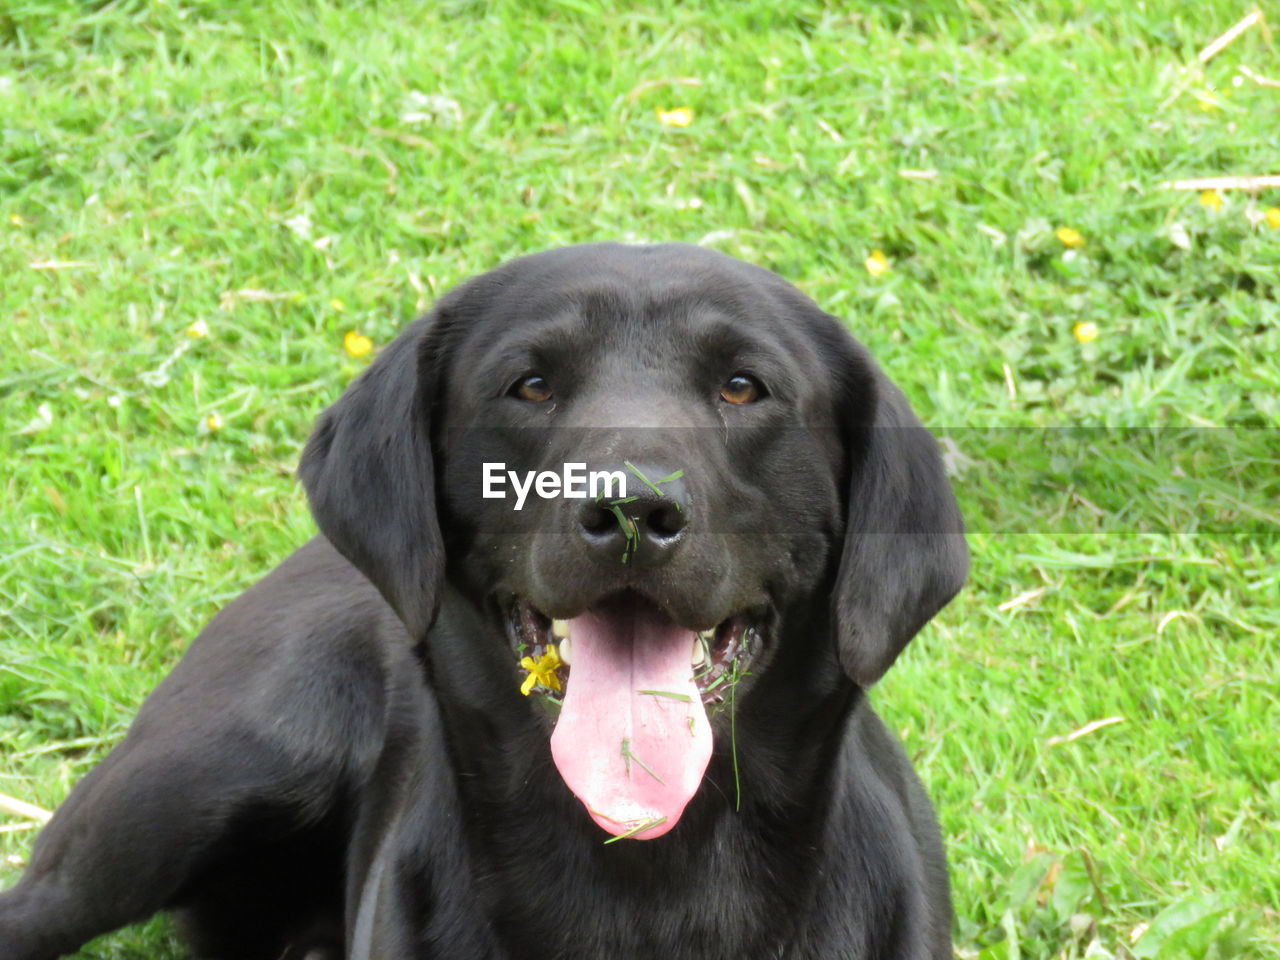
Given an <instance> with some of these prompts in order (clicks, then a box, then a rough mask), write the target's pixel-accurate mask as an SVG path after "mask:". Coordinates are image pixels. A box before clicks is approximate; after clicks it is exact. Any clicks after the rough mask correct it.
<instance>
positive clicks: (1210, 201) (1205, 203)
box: [1200, 190, 1222, 210]
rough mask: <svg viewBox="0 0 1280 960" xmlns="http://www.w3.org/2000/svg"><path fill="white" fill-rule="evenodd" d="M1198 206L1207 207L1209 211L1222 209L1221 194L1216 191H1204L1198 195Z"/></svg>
mask: <svg viewBox="0 0 1280 960" xmlns="http://www.w3.org/2000/svg"><path fill="white" fill-rule="evenodd" d="M1200 206H1202V207H1208V208H1209V209H1210V210H1221V209H1222V194H1220V193H1219V192H1218V191H1217V190H1206V191H1204V192H1203V193H1201V194H1200Z"/></svg>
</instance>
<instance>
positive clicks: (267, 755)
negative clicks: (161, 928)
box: [0, 730, 334, 960]
mask: <svg viewBox="0 0 1280 960" xmlns="http://www.w3.org/2000/svg"><path fill="white" fill-rule="evenodd" d="M229 733H230V731H226V730H222V731H216V732H213V731H211V733H210V739H209V740H206V741H204V742H182V741H179V742H178V743H173V744H171V745H166V748H165V749H157V743H156V742H155V740H154V739H153V738H151V737H145V736H143V737H134V736H132V735H131V736H130V738H128V739H126V741H125V742H124V743H123V744H122V745H121V746H120V747H119V748H118V749H117V750H116V751H114V752H113V753H112V754H111V755H110V756H109V757H108V758H107V759H106V760H105V761H103V762H102V763H101V764H100V765H99V766H98V767H96V768H95V769H94V770H92V771H91V772H90V773H89V775H88V776H87V777H85V779H84V780H82V781H81V782H80V783H79V784H78V785H77V786H76V788H75V789H74V790H73V791H72V792H71V795H70V796H69V797H68V799H67V800H66V802H65V803H63V804H62V806H61V807H59V808H58V810H57V812H56V814H55V815H54V817H53V819H52V820H51V821H50V823H49V825H48V826H47V827H46V828H45V829H44V831H43V832H42V833H41V835H40V837H39V838H38V840H37V842H36V845H35V850H34V852H33V855H32V859H31V864H30V866H29V867H28V869H27V871H26V873H25V874H24V875H23V877H22V880H21V881H20V882H19V883H18V885H17V886H16V887H15V888H14V889H12V890H10V891H9V892H7V893H5V894H3V895H0V960H44V958H52V957H57V956H60V955H62V954H64V953H67V952H70V951H72V950H74V949H75V948H77V947H79V946H80V945H81V944H83V943H84V942H86V941H87V940H89V939H91V938H92V937H94V936H97V935H98V934H101V933H105V932H107V931H110V930H114V929H116V928H118V927H121V926H124V925H126V924H129V923H133V922H136V921H139V920H142V919H145V918H146V917H148V916H150V915H151V914H153V913H156V912H158V911H160V910H164V909H167V908H170V907H173V906H176V905H180V904H182V903H183V902H184V900H185V899H186V898H188V897H194V898H197V899H198V898H199V897H200V893H201V891H200V886H201V881H202V879H203V875H204V874H205V872H206V871H209V870H210V869H211V868H213V867H215V866H216V867H217V868H218V870H219V871H227V870H231V871H234V869H235V868H236V866H237V864H236V861H237V859H239V860H240V861H242V862H243V864H244V869H245V870H247V871H248V872H251V873H252V872H257V871H259V870H265V868H266V865H265V864H262V863H260V862H258V861H256V860H254V859H252V858H256V857H261V856H263V854H262V852H261V851H262V849H263V847H267V846H269V844H268V843H267V842H266V841H267V839H268V838H266V837H262V836H253V835H254V834H262V833H267V834H269V835H270V839H275V838H277V837H280V836H285V835H288V834H290V833H293V834H295V835H296V834H297V833H298V832H299V831H300V830H302V829H304V827H305V826H307V825H308V823H309V822H310V821H318V820H320V819H321V818H322V817H323V816H324V814H325V812H326V810H325V807H326V806H327V805H331V803H332V799H331V797H332V791H333V789H334V784H333V780H334V776H333V772H330V773H329V775H328V776H327V777H325V776H323V775H322V774H321V772H320V771H318V770H310V771H308V770H307V769H305V766H303V765H299V766H292V767H291V766H290V765H289V764H287V763H286V762H284V761H285V757H283V756H282V755H280V754H278V753H277V754H276V755H275V756H272V755H271V754H272V751H270V750H269V749H267V748H266V747H265V745H264V744H262V743H257V744H255V743H254V742H253V741H252V739H250V738H247V737H233V736H230V735H229ZM254 843H257V844H259V846H257V847H254V848H252V849H251V850H250V849H245V844H254ZM278 953H279V951H278V950H277V955H278Z"/></svg>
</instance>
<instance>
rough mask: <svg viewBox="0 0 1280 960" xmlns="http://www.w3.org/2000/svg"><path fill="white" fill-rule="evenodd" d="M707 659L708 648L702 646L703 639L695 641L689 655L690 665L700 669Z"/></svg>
mask: <svg viewBox="0 0 1280 960" xmlns="http://www.w3.org/2000/svg"><path fill="white" fill-rule="evenodd" d="M706 659H707V648H706V647H704V646H703V645H702V638H701V637H699V638H698V639H696V640H694V641H693V650H692V651H690V653H689V663H690V664H692V665H693V666H695V667H700V666H702V665H703V663H705V662H706Z"/></svg>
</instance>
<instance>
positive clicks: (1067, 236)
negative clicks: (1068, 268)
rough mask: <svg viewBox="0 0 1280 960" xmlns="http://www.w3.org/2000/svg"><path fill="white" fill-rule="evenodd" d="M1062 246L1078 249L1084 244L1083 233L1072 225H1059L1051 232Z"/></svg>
mask: <svg viewBox="0 0 1280 960" xmlns="http://www.w3.org/2000/svg"><path fill="white" fill-rule="evenodd" d="M1053 235H1054V236H1055V237H1057V238H1058V240H1059V241H1060V242H1061V243H1062V245H1063V246H1064V247H1070V248H1071V249H1072V250H1079V249H1080V248H1081V247H1083V246H1084V234H1082V233H1081V232H1080V231H1079V230H1076V229H1074V228H1072V227H1059V228H1058V229H1057V230H1055V231H1054V232H1053Z"/></svg>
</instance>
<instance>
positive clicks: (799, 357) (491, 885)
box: [0, 244, 967, 960]
mask: <svg viewBox="0 0 1280 960" xmlns="http://www.w3.org/2000/svg"><path fill="white" fill-rule="evenodd" d="M743 370H750V371H751V372H752V373H753V375H755V376H757V377H758V378H759V380H760V381H761V382H762V383H763V384H764V385H765V386H766V387H767V390H768V395H767V396H766V397H765V398H764V399H762V400H761V401H759V402H757V403H754V404H743V405H732V404H725V403H724V402H723V401H722V400H721V399H720V397H719V392H718V391H719V388H720V385H721V384H722V383H723V382H724V381H725V380H726V379H727V378H729V377H731V376H733V375H735V374H736V373H739V372H741V371H743ZM530 372H537V373H538V374H540V375H542V376H544V377H545V378H546V379H547V381H548V382H549V383H550V384H551V385H552V389H553V391H554V398H553V400H552V401H550V402H549V403H542V404H536V403H528V402H525V401H522V400H519V399H517V398H515V397H512V396H511V395H509V391H508V388H509V387H510V386H511V384H512V383H514V382H517V381H518V380H519V379H520V378H521V377H522V376H525V375H527V374H529V373H530ZM623 458H625V459H628V460H630V461H631V462H633V463H636V464H645V465H646V472H647V471H650V470H652V471H659V470H660V471H664V472H673V471H674V470H675V469H677V468H679V469H683V470H684V471H685V473H684V477H683V478H682V479H681V480H680V481H679V483H680V485H681V486H680V498H679V499H680V501H682V502H683V504H684V508H683V510H684V511H687V513H686V512H683V511H682V514H681V516H680V517H679V518H678V520H679V522H680V523H682V524H685V526H684V527H683V529H681V530H680V531H679V536H678V537H676V536H675V535H673V536H672V537H671V538H669V541H670V542H665V541H664V544H663V545H661V546H662V549H661V550H658V548H657V547H654V546H653V545H650V544H642V548H644V549H650V547H652V549H653V550H654V551H656V552H653V553H652V555H651V556H650V555H644V556H639V555H638V558H637V562H636V563H634V564H630V565H623V564H611V563H609V562H601V560H600V559H599V556H597V555H593V554H591V552H590V549H588V547H584V545H583V541H582V537H580V536H576V535H574V534H573V531H574V530H575V529H576V528H575V526H574V524H575V523H576V522H578V521H577V519H576V518H578V517H579V516H580V514H579V513H575V511H578V510H580V509H581V507H580V506H579V505H577V504H574V503H573V502H571V501H567V500H546V501H541V500H539V501H534V502H531V503H530V504H529V505H528V506H527V507H526V509H525V510H524V511H521V512H520V513H518V514H517V513H514V512H512V510H511V505H510V503H508V502H506V501H494V500H485V499H482V498H480V497H479V496H478V492H477V491H478V485H477V481H478V477H479V472H480V469H481V464H482V463H483V462H486V461H490V460H502V461H505V462H507V463H508V464H511V465H512V466H513V467H517V466H518V467H520V468H522V469H533V468H542V469H546V468H549V467H551V466H552V465H554V464H557V463H559V462H561V461H564V460H576V461H581V462H587V463H589V464H614V465H616V463H617V461H618V460H620V459H623ZM301 476H302V479H303V482H304V484H305V486H306V488H307V492H308V495H309V496H310V499H311V503H312V507H313V511H314V513H315V516H316V519H317V521H318V523H319V525H320V529H321V531H322V534H323V536H321V537H317V538H316V539H315V540H313V541H311V542H310V543H308V544H306V545H305V546H303V547H302V548H301V549H300V550H298V551H297V553H295V554H294V555H293V556H292V557H290V558H289V559H288V560H286V561H285V562H284V563H283V564H281V566H280V567H279V568H278V569H276V570H275V571H274V572H272V573H271V574H270V575H269V576H267V577H266V578H265V579H264V580H263V581H262V582H260V583H259V584H258V585H257V586H255V587H253V588H252V589H251V590H249V591H248V592H246V593H245V594H244V595H243V596H241V597H240V598H239V599H237V600H236V601H234V602H233V603H231V604H230V605H229V606H228V607H227V608H226V609H225V610H223V611H222V612H221V613H220V614H219V615H218V616H217V617H216V618H214V620H213V622H212V623H211V624H210V625H209V627H208V628H207V629H206V630H205V631H204V632H203V633H202V634H201V635H200V637H199V638H197V640H196V642H195V644H194V645H193V646H192V648H191V650H190V652H189V653H188V654H187V655H186V657H185V658H184V659H183V661H182V662H181V663H180V664H179V665H178V667H177V668H176V669H175V670H174V671H173V673H172V674H171V675H170V676H169V677H168V678H167V679H166V680H165V681H164V682H163V683H162V684H161V685H160V686H159V687H158V688H157V690H156V691H155V692H154V693H153V694H152V695H151V697H150V698H149V699H148V700H147V702H146V703H145V704H144V705H143V708H142V710H141V712H140V713H139V715H138V718H137V720H136V721H135V723H134V725H133V727H132V729H131V730H130V732H129V734H128V736H127V737H126V738H125V741H124V742H123V743H122V744H121V745H120V746H119V747H118V748H117V749H116V750H115V751H113V752H112V753H111V755H110V756H109V757H108V758H107V759H106V760H105V761H104V762H103V763H102V764H101V765H99V766H98V767H97V768H96V769H95V770H94V771H93V772H92V773H90V774H89V776H87V777H86V778H85V779H84V780H83V781H82V782H81V783H80V784H79V785H78V786H77V787H76V788H75V790H73V791H72V793H71V795H70V797H69V798H68V800H67V801H66V803H64V804H63V805H62V807H61V808H60V809H59V810H58V812H57V814H56V816H55V817H54V819H53V820H52V822H51V823H50V824H49V826H48V827H47V828H46V829H45V830H44V832H43V833H42V835H41V836H40V838H39V840H38V842H37V844H36V848H35V852H34V855H33V857H32V862H31V865H30V867H29V868H28V870H27V871H26V873H25V875H24V876H23V878H22V880H21V881H20V882H19V884H18V885H17V886H16V887H15V888H13V889H12V890H10V891H8V892H7V893H5V894H4V895H2V896H0V958H2V960H44V958H52V957H55V956H58V955H61V954H64V953H67V952H70V951H74V950H75V949H76V948H77V947H78V946H79V945H80V944H82V943H84V942H85V941H86V940H88V939H89V938H91V937H93V936H95V935H97V934H99V933H102V932H105V931H108V930H111V929H114V928H117V927H120V926H122V925H125V924H128V923H133V922H136V921H139V920H142V919H144V918H145V917H147V916H149V915H151V914H153V913H155V912H157V911H162V910H172V911H175V912H176V913H177V914H178V916H179V919H180V923H181V924H182V927H183V929H184V931H185V932H186V933H187V934H188V936H189V937H190V941H191V943H192V946H193V950H194V951H195V952H196V953H197V955H201V956H209V957H219V958H227V960H257V958H261V960H277V958H285V957H288V958H296V960H302V958H304V957H306V958H309V960H319V958H338V957H350V958H352V960H368V958H376V960H425V958H434V957H447V958H450V960H481V958H484V960H490V958H491V960H499V958H511V960H525V958H527V960H538V958H546V960H552V958H557V960H601V958H610V960H626V958H661V960H681V958H690V960H692V958H697V960H715V958H725V960H728V958H735V960H738V958H747V957H750V958H766V957H786V958H794V960H818V958H831V960H835V958H842V960H908V958H911V960H925V958H928V960H944V958H949V957H950V956H951V946H950V930H949V928H950V922H951V913H950V901H949V895H948V888H947V878H946V863H945V858H944V854H943V849H942V843H941V840H940V837H939V832H938V828H937V824H936V822H935V820H934V815H933V812H932V808H931V806H930V804H929V801H928V800H927V798H926V797H925V795H924V792H923V790H922V788H921V786H920V784H919V781H918V780H917V779H916V776H915V774H914V772H913V771H912V770H911V767H910V764H909V762H908V761H907V759H906V757H905V756H904V754H903V752H902V750H901V748H900V747H899V746H898V744H897V743H896V741H895V740H894V739H893V737H892V736H891V735H890V734H889V733H888V732H887V731H886V730H885V728H884V727H883V726H882V724H881V723H880V721H879V720H878V719H877V717H876V716H875V714H874V713H873V712H872V710H871V707H870V706H869V704H868V702H867V698H866V695H865V688H866V687H867V686H869V685H870V684H872V683H873V682H874V681H875V680H876V679H878V678H879V677H880V676H881V675H882V674H883V673H884V671H885V670H886V669H887V668H888V667H889V666H890V664H891V663H892V662H893V660H894V658H895V657H896V656H897V655H898V653H899V652H900V651H901V649H902V648H903V646H905V644H906V643H907V642H908V641H909V640H910V639H911V637H912V635H914V634H915V633H916V631H917V630H919V629H920V627H921V626H923V625H924V623H926V622H927V621H928V620H929V619H930V618H931V617H932V616H933V615H934V614H935V613H936V612H937V611H938V610H939V609H940V608H941V607H942V606H943V605H944V604H945V603H946V602H947V601H948V600H949V599H950V598H951V597H952V596H953V595H954V594H955V592H956V591H957V590H958V589H959V588H960V585H961V583H962V581H963V579H964V575H965V572H966V567H967V551H966V548H965V545H964V539H963V534H962V532H961V523H960V518H959V514H958V511H957V509H956V505H955V502H954V499H953V497H952V493H951V490H950V488H949V486H948V483H947V481H946V478H945V476H944V474H943V471H942V468H941V463H940V460H939V457H938V452H937V450H936V448H935V445H934V443H933V441H932V439H931V438H930V437H929V435H928V434H927V433H926V432H925V431H924V429H923V428H922V427H921V426H920V424H919V422H918V421H917V420H916V418H915V416H914V415H913V414H912V412H911V410H910V408H909V406H908V405H907V402H906V400H905V399H904V398H903V396H902V394H901V393H900V392H899V391H898V390H897V388H896V387H894V386H893V385H892V384H891V383H890V382H889V381H888V380H887V379H886V378H885V376H884V375H883V374H882V373H881V371H880V370H879V368H878V367H877V366H876V365H875V364H874V362H873V361H872V360H871V359H870V357H869V356H868V355H867V354H866V352H865V350H864V349H863V348H862V347H861V346H860V345H859V344H857V343H856V341H854V340H853V339H852V338H850V337H849V336H848V335H847V334H846V333H845V332H844V331H843V329H842V328H841V326H840V324H839V323H838V322H837V321H835V320H834V319H833V318H831V317H829V316H827V315H826V314H824V313H823V312H822V311H821V310H819V309H818V308H817V307H816V306H815V305H814V304H813V303H812V302H811V301H810V300H808V299H807V298H806V297H804V296H803V295H802V294H801V293H800V292H799V291H797V290H796V289H795V288H793V287H791V286H790V285H788V284H786V283H785V282H783V281H782V280H781V279H779V278H778V277H776V276H775V275H773V274H771V273H769V272H767V271H764V270H760V269H758V268H755V267H751V266H748V265H746V264H743V263H740V262H738V261H736V260H733V259H731V258H729V257H725V256H722V255H720V254H715V253H711V252H708V251H705V250H701V249H698V248H692V247H684V246H678V245H666V246H657V247H625V246H619V245H613V244H602V245H594V246H586V247H576V248H571V249H567V250H560V251H553V252H550V253H546V254H539V255H536V256H533V257H528V258H525V259H522V260H517V261H514V262H512V263H509V264H507V265H505V266H503V267H500V268H499V269H497V270H495V271H493V272H491V273H489V274H486V275H484V276H482V277H479V278H477V279H475V280H472V281H470V282H469V283H467V284H464V285H463V286H462V287H460V288H458V289H457V290H455V291H454V292H453V293H451V294H449V295H448V296H446V297H445V298H444V299H443V300H442V301H441V302H440V304H439V305H438V306H437V308H436V309H435V310H434V311H433V312H432V314H431V315H429V316H428V317H426V318H424V319H423V320H420V321H418V322H417V323H415V324H414V325H412V326H411V327H410V328H408V330H406V331H405V333H404V334H403V335H402V336H401V337H400V338H399V339H398V340H397V341H396V342H395V343H394V344H392V345H391V346H389V347H388V348H387V349H386V350H385V351H384V353H383V354H382V355H381V356H380V357H379V358H378V360H377V361H376V362H375V363H374V364H373V365H372V367H371V368H370V369H369V371H368V372H367V373H365V375H364V376H363V377H361V378H360V379H359V380H358V381H357V382H356V383H355V384H354V385H353V386H352V387H351V388H350V389H349V390H348V391H347V393H346V394H345V395H344V396H343V397H342V398H341V399H340V400H339V401H338V402H337V403H336V404H335V405H334V406H333V407H332V408H331V409H330V410H329V411H328V412H326V413H325V414H324V416H323V417H321V419H320V422H319V424H318V426H317V428H316V431H315V434H314V435H313V437H312V438H311V441H310V443H309V444H308V446H307V449H306V453H305V455H304V457H303V462H302V467H301ZM673 482H674V481H673ZM646 497H649V495H648V494H643V495H642V496H641V499H640V501H638V503H639V505H640V506H645V507H646V508H649V507H652V508H655V509H656V508H660V507H662V506H663V504H661V503H654V502H647V501H646V500H645V498H646ZM649 500H650V501H653V500H654V498H653V497H649ZM637 509H638V508H637ZM673 516H674V515H673ZM598 546H599V544H596V547H598ZM592 549H594V548H592ZM598 552H599V551H598V550H597V553H598ZM640 560H643V561H644V562H640ZM619 591H626V592H627V595H628V596H637V597H643V598H645V601H646V602H651V603H653V604H655V605H657V606H660V607H661V608H663V609H664V610H666V611H667V613H668V614H669V615H670V617H671V618H673V619H674V620H676V621H678V622H679V623H680V624H682V625H683V626H687V627H689V628H691V629H705V628H706V627H708V626H711V625H713V624H715V623H718V622H720V621H721V620H724V619H725V618H727V617H732V616H734V615H736V614H740V613H743V612H744V611H750V613H751V615H752V616H753V617H755V618H757V621H758V622H759V623H760V624H761V625H762V627H763V630H764V634H765V636H766V641H765V643H764V646H763V648H762V650H761V651H760V653H759V655H758V657H757V659H756V660H755V662H754V663H752V664H751V669H750V674H749V676H748V677H747V678H746V679H744V680H743V681H742V682H741V683H740V684H739V685H738V687H737V688H736V690H735V694H734V695H735V697H736V702H735V703H734V705H733V706H734V709H733V710H732V711H724V712H723V713H722V714H721V715H720V716H719V717H718V718H717V719H716V720H715V725H714V729H715V731H716V739H715V743H716V746H715V752H714V755H713V757H712V760H711V763H710V766H709V767H708V768H707V772H706V775H705V778H704V780H703V783H702V787H701V789H700V790H699V792H698V793H697V795H696V796H695V797H694V798H693V800H692V801H691V802H690V804H689V806H688V807H687V809H686V810H685V813H684V815H683V817H682V818H681V819H680V821H679V823H678V824H677V826H676V827H675V828H674V829H673V830H672V831H671V832H670V833H669V834H667V835H666V836H664V837H661V838H659V839H656V840H651V841H644V842H641V841H622V842H618V843H610V844H605V843H603V841H604V840H605V839H607V837H606V835H605V834H604V833H603V832H602V831H601V830H600V829H599V828H597V827H596V826H595V825H594V824H593V823H592V822H591V821H590V820H589V819H588V817H587V816H586V814H585V813H584V812H583V809H582V807H581V804H579V802H578V801H577V800H576V799H574V797H573V796H572V795H571V794H570V793H569V791H568V789H567V788H566V787H565V784H564V782H563V781H562V780H561V779H560V777H559V775H558V774H557V771H556V768H555V767H554V766H553V765H552V763H551V758H550V752H549V747H548V737H549V734H550V730H551V722H550V721H549V720H547V719H546V718H545V717H544V716H542V715H541V714H539V713H538V712H537V711H536V710H535V709H534V704H533V701H532V700H531V699H529V698H525V697H522V696H521V695H520V693H519V691H518V690H517V686H518V682H519V673H518V671H517V670H516V667H515V664H516V651H514V650H513V649H512V645H511V642H510V640H509V638H508V636H507V634H506V627H505V622H504V618H505V610H506V607H505V603H506V602H507V601H508V600H509V598H511V597H521V598H525V599H526V600H528V601H530V602H531V603H533V604H534V605H535V606H536V607H537V608H538V609H539V610H541V611H543V612H545V613H546V614H548V615H549V616H558V617H569V616H574V615H576V614H577V613H580V612H581V611H582V610H583V609H586V608H588V607H591V605H592V604H596V603H599V602H601V601H602V598H608V597H610V596H613V595H615V594H617V593H618V592H619ZM569 682H570V684H572V677H570V681H569ZM731 714H732V717H731ZM735 745H736V751H735V749H734V746H735ZM735 753H736V756H735ZM738 784H740V790H739V787H738V786H737V785H738ZM739 794H740V795H739Z"/></svg>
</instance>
